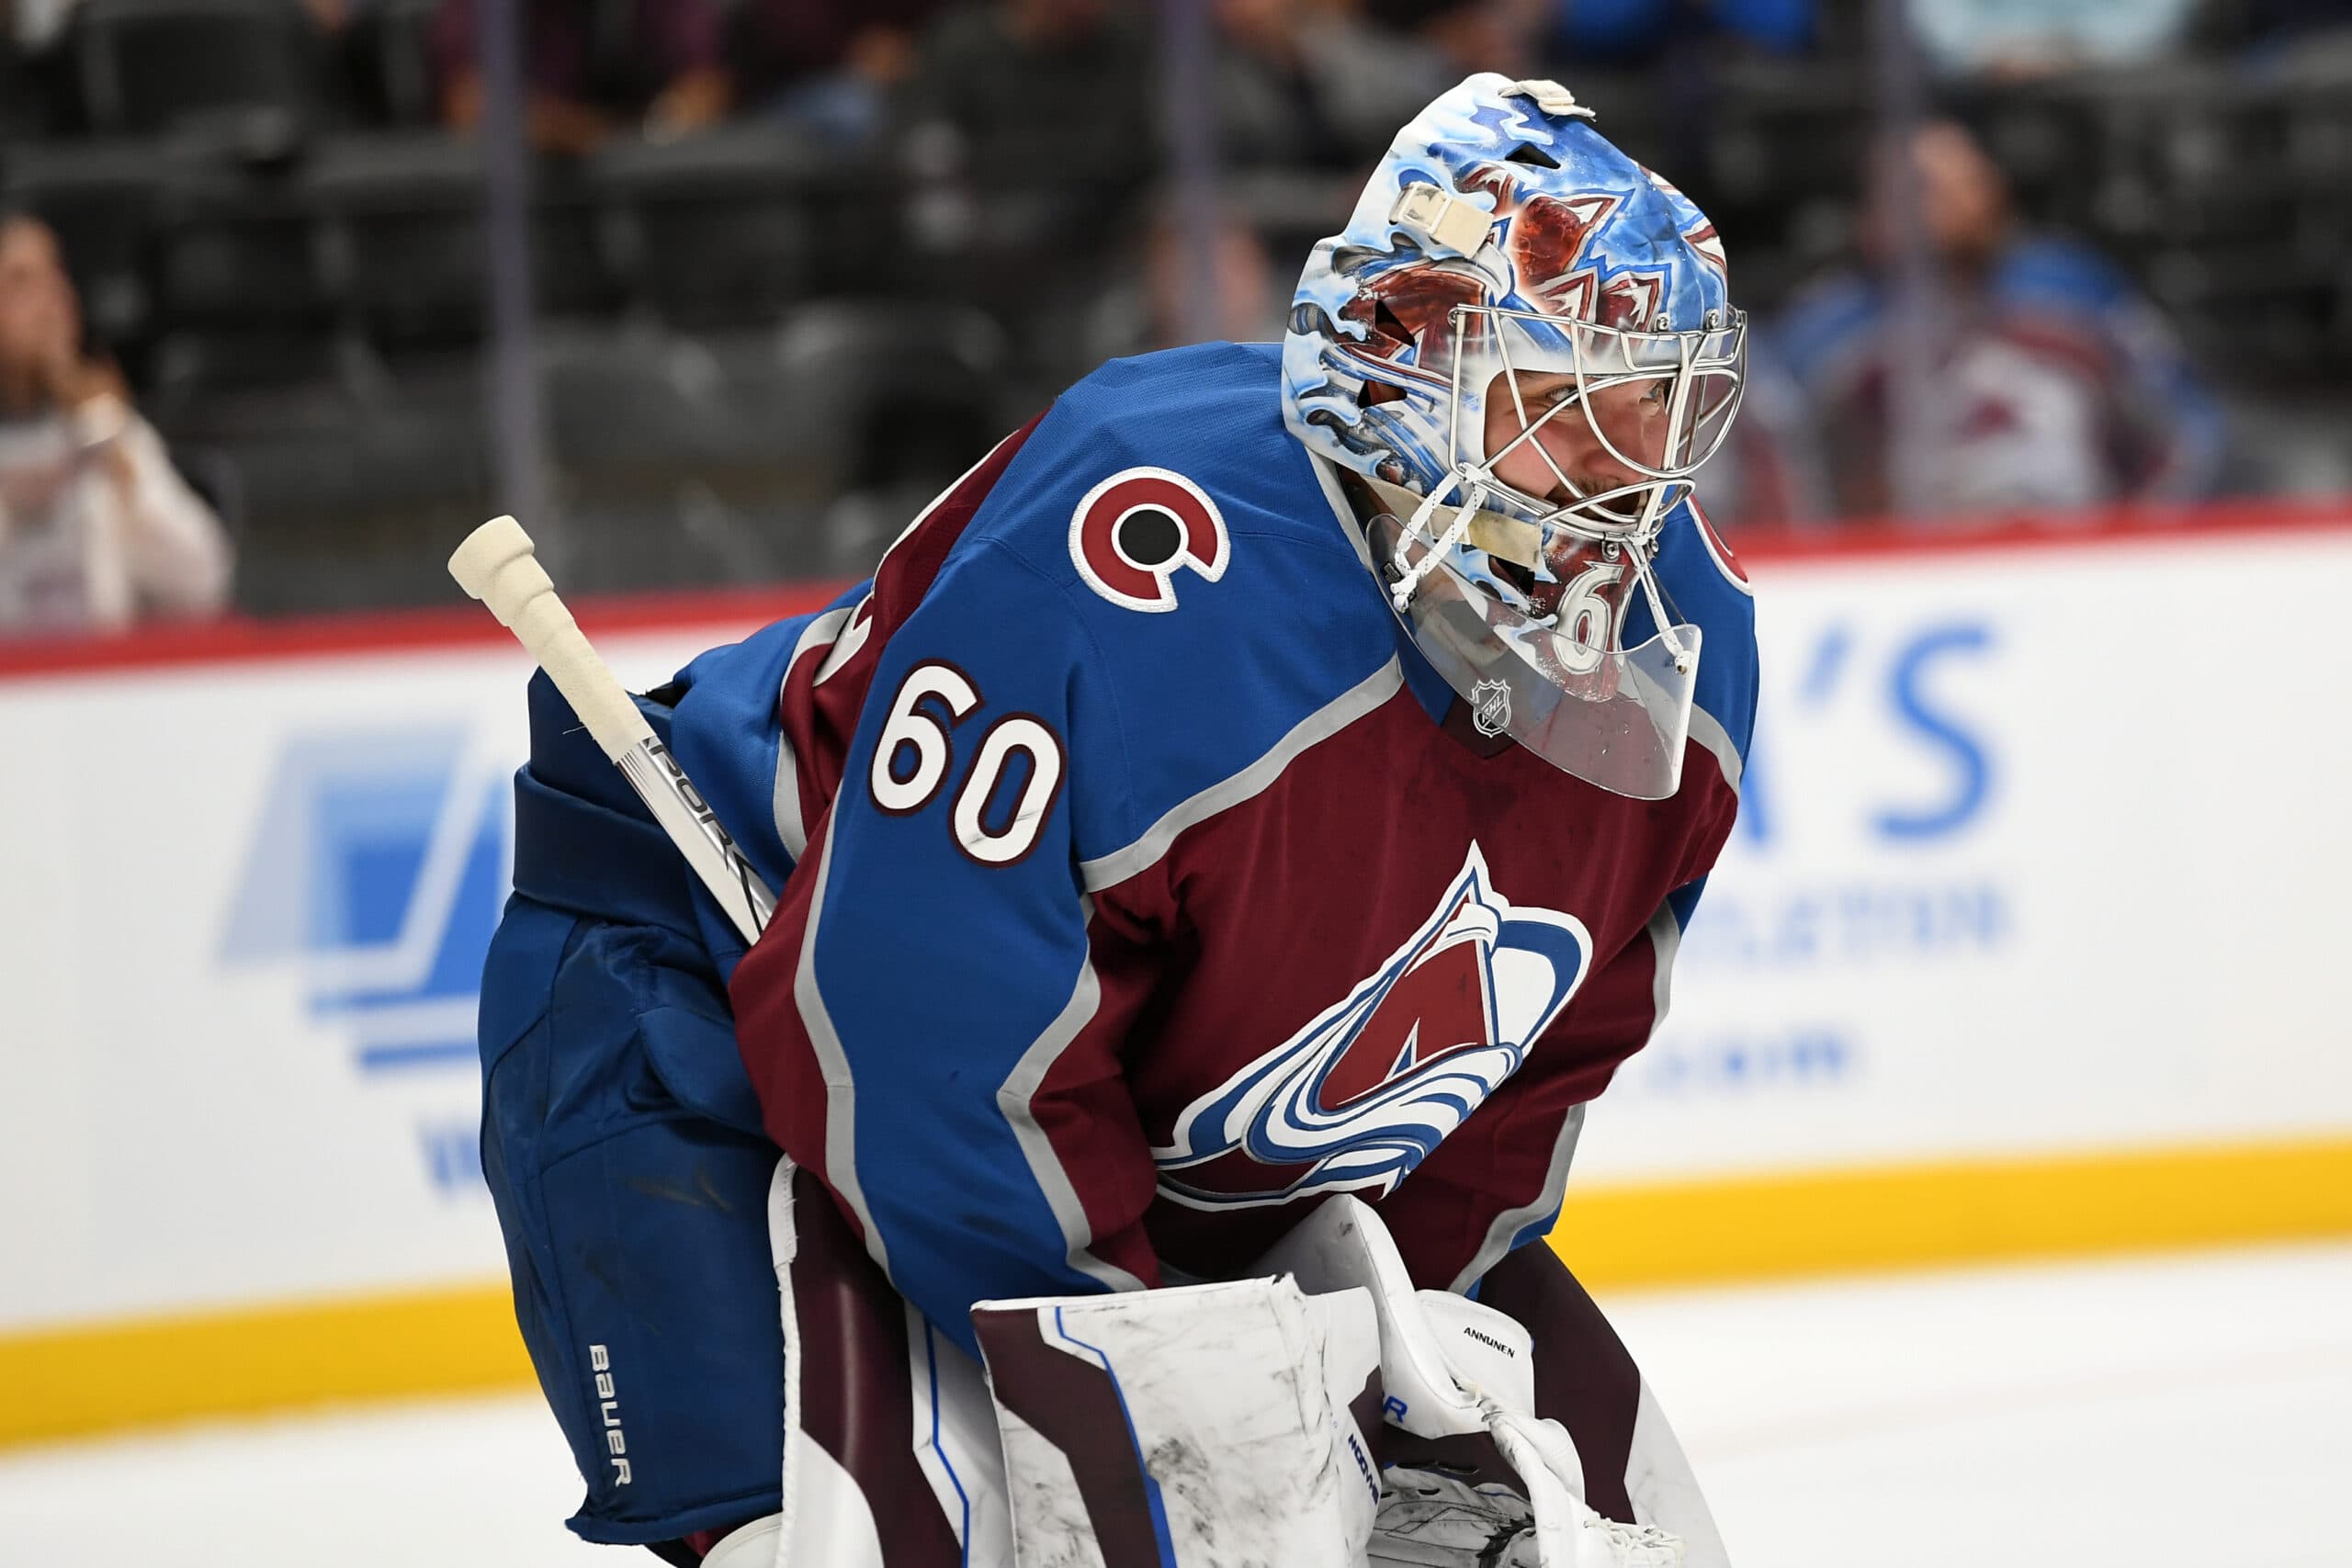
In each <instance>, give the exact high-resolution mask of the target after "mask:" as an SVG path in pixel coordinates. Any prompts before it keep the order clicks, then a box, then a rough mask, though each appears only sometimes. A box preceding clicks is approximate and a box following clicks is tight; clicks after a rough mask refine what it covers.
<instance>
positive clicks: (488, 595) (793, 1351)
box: [449, 517, 805, 1564]
mask: <svg viewBox="0 0 2352 1568" xmlns="http://www.w3.org/2000/svg"><path fill="white" fill-rule="evenodd" d="M449 575H450V576H451V577H454V578H456V579H457V580H458V587H460V588H462V589H464V590H465V591H466V592H467V593H468V594H469V595H471V596H472V597H474V598H476V599H479V600H481V602H482V604H484V605H486V606H488V608H489V610H490V613H491V614H492V615H496V616H497V617H498V622H499V624H500V625H501V626H504V627H505V628H506V629H507V630H509V631H511V632H513V633H514V634H515V639H516V640H517V641H519V642H521V643H522V645H523V647H524V648H525V649H526V650H528V651H529V653H530V655H531V657H532V658H533V659H534V660H537V661H538V666H539V668H540V669H542V670H544V671H547V672H548V680H550V681H552V682H555V689H556V690H557V691H559V692H560V693H562V694H563V700H564V701H565V702H567V703H570V704H571V711H572V712H573V713H575V714H577V715H578V716H580V721H581V722H582V724H584V725H585V726H587V728H588V733H589V734H590V735H591V736H592V737H594V739H595V741H596V744H597V745H598V746H600V747H602V748H604V751H605V756H607V757H609V758H611V759H612V763H613V766H615V767H616V768H618V769H619V770H620V772H621V776H622V777H623V778H625V779H627V780H628V784H629V787H630V788H631V789H633V790H635V791H636V792H637V797H638V798H639V800H642V801H643V802H645V808H646V809H647V810H648V811H650V812H651V813H652V814H653V820H654V821H655V823H657V824H658V825H659V826H660V827H661V829H662V831H663V832H664V833H666V834H668V835H669V838H670V841H671V842H672V843H673V844H675V845H676V846H677V847H678V852H679V853H680V854H682V855H684V857H685V860H686V863H687V864H688V865H690V866H692V867H693V868H694V871H695V875H697V876H699V877H701V878H702V883H703V886H705V887H707V888H709V889H710V895H711V897H714V898H716V899H717V900H718V907H719V908H721V909H723V910H725V911H726V913H727V918H728V919H729V921H731V922H732V923H733V924H734V927H735V930H736V931H737V932H738V933H739V934H741V937H742V938H743V940H744V941H745V942H757V941H758V940H759V938H760V933H761V932H762V931H765V930H766V929H767V924H768V919H769V917H770V916H771V915H773V914H774V913H775V893H774V892H773V891H771V890H770V889H769V887H768V885H767V884H766V883H765V882H763V881H762V880H761V878H760V874H759V873H758V872H756V871H753V870H752V864H751V863H750V862H749V861H747V860H745V859H744V858H743V852H742V851H741V850H740V849H738V848H736V847H735V840H733V839H732V838H731V837H729V834H728V831H727V829H726V828H725V827H724V826H723V825H722V824H721V823H720V822H719V820H718V814H717V813H715V812H713V811H712V810H711V808H710V805H709V803H708V802H707V801H706V800H704V799H703V797H702V792H701V791H700V790H697V789H696V788H695V785H694V781H693V780H692V779H689V778H688V777H686V772H685V770H684V768H681V767H680V766H678V760H677V759H676V758H675V757H673V756H672V755H671V754H670V749H669V748H668V747H667V746H664V745H663V744H662V740H661V738H660V737H659V736H657V735H655V734H654V733H653V727H652V726H651V725H650V724H648V723H647V722H646V721H645V716H644V715H643V714H641V713H639V712H638V709H637V702H636V700H635V699H634V698H632V697H631V696H630V695H629V694H628V689H627V688H625V687H624V686H622V684H621V683H620V680H619V678H618V677H617V676H616V675H615V674H614V673H613V671H612V670H611V668H610V667H609V666H607V665H606V664H605V661H604V660H603V659H602V658H600V657H599V656H598V655H597V652H596V649H595V648H594V646H593V645H592V644H591V643H590V642H589V641H588V637H587V634H586V633H584V632H582V630H581V629H580V623H579V622H577V621H575V620H573V619H572V618H571V611H570V610H568V609H566V608H565V607H564V603H563V599H562V597H561V596H560V594H558V593H557V592H556V591H555V584H554V583H553V582H552V581H549V580H548V574H547V569H546V568H545V567H542V566H541V565H539V563H538V561H537V559H536V558H535V553H534V547H533V546H532V544H531V536H530V535H529V534H528V533H526V532H525V531H524V528H523V525H521V524H520V523H517V522H516V521H515V519H514V518H512V517H493V518H492V519H491V520H490V521H489V522H487V523H485V524H483V525H481V527H479V528H476V529H475V530H474V531H473V532H472V533H470V534H469V535H467V536H466V539H465V542H464V543H463V544H461V545H459V546H458V547H457V549H456V550H455V551H454V552H452V553H451V555H450V557H449ZM791 1167H792V1161H791V1159H790V1156H785V1157H784V1158H783V1159H782V1160H780V1162H779V1167H778V1170H779V1174H778V1177H777V1183H776V1190H779V1191H782V1192H784V1193H786V1194H787V1195H788V1194H789V1193H790V1191H791V1180H792V1172H791ZM771 1201H772V1202H773V1201H775V1200H773V1199H772V1200H771ZM786 1201H787V1202H788V1197H787V1199H786ZM775 1271H776V1284H777V1288H778V1290H779V1292H780V1293H781V1296H782V1302H781V1306H782V1313H783V1326H784V1335H785V1358H784V1409H785V1432H786V1443H787V1445H789V1444H791V1443H793V1442H796V1441H802V1440H805V1438H803V1437H802V1435H801V1432H800V1347H799V1343H798V1334H797V1312H796V1309H795V1306H794V1303H793V1299H792V1258H790V1257H788V1256H784V1257H778V1258H775ZM800 1471H801V1466H800V1465H799V1464H797V1463H792V1462H787V1463H786V1465H785V1466H784V1506H783V1508H782V1510H781V1511H780V1512H779V1513H778V1514H777V1515H776V1516H775V1528H774V1529H773V1530H772V1531H766V1529H765V1524H764V1521H763V1531H765V1533H763V1536H762V1540H761V1541H760V1542H759V1543H748V1542H747V1543H745V1544H744V1545H743V1546H742V1547H741V1551H744V1552H746V1553H752V1554H763V1553H764V1552H765V1551H766V1550H767V1548H766V1546H765V1541H766V1540H769V1539H775V1541H776V1544H775V1562H777V1563H778V1564H782V1563H785V1562H788V1561H790V1554H791V1541H792V1528H793V1521H794V1516H795V1514H796V1513H797V1506H796V1504H797V1493H798V1491H799V1486H798V1484H797V1483H798V1478H799V1474H800Z"/></svg>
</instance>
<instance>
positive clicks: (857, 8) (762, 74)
mask: <svg viewBox="0 0 2352 1568" xmlns="http://www.w3.org/2000/svg"><path fill="white" fill-rule="evenodd" d="M943 4H944V0H743V4H742V5H741V7H740V8H739V10H738V11H737V13H736V21H735V26H734V28H733V35H734V39H733V41H734V48H733V49H732V50H731V51H730V52H729V59H730V61H731V62H732V63H733V66H734V73H735V81H736V85H737V89H738V92H737V96H738V97H739V98H740V99H741V101H742V102H743V103H745V104H747V105H749V106H751V107H752V111H753V112H755V113H761V114H768V115H773V116H775V117H777V118H783V119H786V120H791V121H793V122H795V123H797V124H801V125H806V126H809V127H810V128H811V129H814V130H819V131H821V132H823V133H825V134H827V135H829V136H831V137H832V138H833V139H834V140H836V141H847V142H863V141H872V140H873V139H874V138H875V137H876V136H878V135H879V134H880V133H881V130H882V128H883V124H884V119H885V115H886V113H887V111H888V107H889V99H890V93H891V91H892V90H893V89H895V88H896V87H898V86H899V85H900V84H901V83H903V82H904V81H906V79H907V77H908V75H909V74H910V73H911V72H912V71H913V70H914V62H915V39H916V37H917V36H918V34H919V33H920V31H921V29H922V25H923V24H924V23H925V22H927V21H928V20H930V18H931V17H932V15H933V13H934V12H936V11H938V10H939V9H940V8H941V7H942V6H943Z"/></svg>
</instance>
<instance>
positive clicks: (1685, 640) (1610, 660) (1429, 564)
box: [1368, 513, 1699, 800]
mask: <svg viewBox="0 0 2352 1568" xmlns="http://www.w3.org/2000/svg"><path fill="white" fill-rule="evenodd" d="M1368 532H1369V535H1370V537H1371V541H1372V547H1373V553H1374V560H1375V562H1376V563H1377V564H1378V566H1379V567H1380V569H1381V570H1382V572H1383V574H1384V575H1385V576H1389V577H1391V578H1392V579H1393V578H1394V577H1395V576H1397V574H1400V573H1401V574H1403V575H1407V576H1417V577H1418V580H1419V585H1418V587H1417V588H1416V589H1415V590H1414V592H1413V593H1412V595H1411V597H1410V598H1409V600H1408V601H1407V602H1406V603H1405V604H1404V605H1403V606H1402V607H1401V608H1399V609H1398V610H1397V615H1398V616H1399V618H1401V619H1402V620H1403V621H1404V623H1405V626H1406V630H1407V631H1408V632H1409V633H1410V634H1411V636H1412V638H1413V643H1414V646H1415V647H1417V648H1419V649H1420V651H1421V654H1422V656H1423V657H1424V658H1426V659H1428V660H1429V661H1430V665H1431V666H1432V667H1433V668H1434V669H1436V671H1437V672H1438V673H1439V674H1441V675H1442V676H1443V677H1445V682H1446V684H1448V685H1450V686H1452V687H1453V689H1454V691H1455V692H1456V693H1458V694H1460V695H1461V697H1462V700H1463V701H1464V703H1466V704H1468V705H1469V708H1470V716H1471V722H1472V723H1473V724H1474V725H1476V728H1478V730H1479V732H1480V733H1481V734H1485V735H1489V736H1502V735H1508V736H1510V738H1511V739H1513V740H1515V741H1517V742H1518V743H1519V744H1520V745H1521V746H1523V747H1525V748H1526V749H1527V750H1530V751H1532V752H1534V753H1535V754H1536V755H1537V756H1539V757H1541V758H1543V759H1544V761H1547V762H1549V763H1551V764H1552V765H1553V766H1554V767H1556V768H1558V769H1560V770H1561V771H1562V772H1564V773H1572V774H1574V775H1575V776H1576V777H1577V778H1580V779H1582V780H1584V781H1585V782H1586V783H1587V784H1594V785H1597V786H1599V787H1600V788H1601V789H1605V790H1608V791H1609V792H1610V793H1611V794H1613V795H1626V796H1629V797H1630V798H1632V799H1634V800H1664V799H1666V798H1667V797H1668V796H1669V795H1673V794H1674V792H1675V791H1676V790H1677V789H1678V788H1679V787H1680V785H1681V783H1682V751H1683V745H1684V742H1685V741H1686V740H1687V739H1689V738H1690V734H1691V693H1692V690H1693V688H1694V687H1695V685H1696V682H1697V679H1698V669H1699V657H1698V656H1699V628H1698V627H1697V626H1687V625H1686V626H1676V627H1675V628H1673V631H1672V634H1671V636H1668V635H1667V634H1664V633H1661V634H1660V635H1659V636H1657V637H1652V638H1651V639H1650V640H1649V641H1647V642H1645V643H1643V644H1642V645H1641V646H1640V647H1638V648H1630V649H1611V648H1606V647H1596V646H1593V645H1592V644H1589V643H1587V642H1584V641H1581V640H1579V639H1578V637H1577V635H1576V634H1577V631H1578V629H1579V628H1580V627H1583V626H1589V624H1590V623H1589V622H1588V621H1585V620H1583V619H1581V618H1578V617H1573V616H1566V615H1562V616H1555V617H1551V619H1552V620H1554V621H1557V622H1560V623H1562V624H1560V625H1551V624H1546V623H1545V622H1543V621H1536V620H1532V619H1530V618H1528V617H1527V616H1525V615H1521V614H1520V613H1519V612H1518V611H1517V610H1515V609H1513V608H1512V607H1511V606H1510V605H1509V604H1504V603H1503V602H1502V601H1501V600H1499V599H1498V598H1496V597H1495V596H1494V594H1492V593H1491V592H1487V590H1485V589H1484V588H1482V587H1480V586H1479V585H1478V584H1476V583H1475V582H1473V581H1470V580H1469V579H1468V578H1465V577H1464V576H1463V575H1462V574H1461V573H1460V572H1459V571H1457V570H1454V568H1453V565H1452V564H1451V563H1450V562H1448V561H1447V560H1446V559H1445V558H1444V557H1443V556H1442V555H1439V556H1437V557H1435V558H1431V555H1430V551H1431V544H1430V541H1429V540H1428V539H1426V538H1424V537H1422V536H1419V535H1418V534H1415V533H1412V532H1410V531H1409V530H1408V528H1407V527H1406V526H1405V525H1403V524H1401V523H1399V522H1398V521H1397V519H1396V518H1395V517H1394V516H1391V515H1388V514H1386V513H1383V514H1382V515H1380V516H1378V517H1375V518H1374V520H1373V522H1372V524H1371V526H1370V528H1369V530H1368ZM1395 603H1396V602H1395V600H1394V599H1392V600H1391V604H1392V605H1393V604H1395ZM1609 619H1610V617H1608V616H1602V617H1600V620H1601V621H1602V622H1603V623H1604V624H1605V623H1606V622H1607V621H1608V620H1609Z"/></svg>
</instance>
